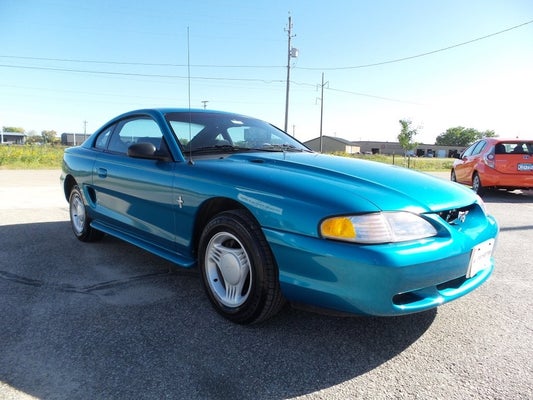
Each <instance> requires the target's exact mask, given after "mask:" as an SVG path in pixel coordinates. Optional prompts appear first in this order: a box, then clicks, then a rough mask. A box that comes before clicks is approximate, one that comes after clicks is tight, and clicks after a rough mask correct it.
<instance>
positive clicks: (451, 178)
mask: <svg viewBox="0 0 533 400" xmlns="http://www.w3.org/2000/svg"><path fill="white" fill-rule="evenodd" d="M450 180H451V181H452V182H457V176H456V175H455V170H454V169H452V172H451V173H450Z"/></svg>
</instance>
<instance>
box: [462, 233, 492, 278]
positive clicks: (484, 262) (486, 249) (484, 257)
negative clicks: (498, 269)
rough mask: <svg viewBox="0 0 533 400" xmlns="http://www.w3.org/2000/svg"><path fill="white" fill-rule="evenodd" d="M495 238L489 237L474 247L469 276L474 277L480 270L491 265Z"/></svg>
mask: <svg viewBox="0 0 533 400" xmlns="http://www.w3.org/2000/svg"><path fill="white" fill-rule="evenodd" d="M494 242H495V240H494V239H489V240H487V241H485V242H483V243H480V244H478V245H477V246H476V247H474V248H473V249H472V252H471V254H470V264H469V265H468V272H467V273H466V277H467V278H472V277H473V276H475V275H476V274H477V273H478V272H479V271H482V270H484V269H486V268H489V267H490V258H491V256H492V251H493V250H494Z"/></svg>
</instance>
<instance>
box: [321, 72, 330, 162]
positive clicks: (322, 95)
mask: <svg viewBox="0 0 533 400" xmlns="http://www.w3.org/2000/svg"><path fill="white" fill-rule="evenodd" d="M326 85H329V81H328V82H325V83H324V73H323V72H322V84H321V85H320V152H321V153H322V119H323V117H324V86H326Z"/></svg>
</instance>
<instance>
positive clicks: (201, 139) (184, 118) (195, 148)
mask: <svg viewBox="0 0 533 400" xmlns="http://www.w3.org/2000/svg"><path fill="white" fill-rule="evenodd" d="M166 119H167V121H168V123H169V125H170V126H171V128H172V131H173V132H174V135H175V136H176V138H177V139H178V141H179V143H180V145H181V148H182V150H183V151H184V152H185V153H194V154H210V153H227V152H230V153H231V152H242V151H299V152H300V151H310V150H309V149H308V148H307V147H305V146H304V145H303V144H301V143H300V142H298V141H297V140H295V139H294V138H293V137H291V136H289V135H288V134H286V133H285V132H283V131H281V130H280V129H278V128H276V127H274V126H272V125H270V124H268V123H266V122H264V121H260V120H257V119H253V118H248V117H243V116H241V115H233V114H226V113H216V112H205V111H191V112H172V113H168V114H166Z"/></svg>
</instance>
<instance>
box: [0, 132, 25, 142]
mask: <svg viewBox="0 0 533 400" xmlns="http://www.w3.org/2000/svg"><path fill="white" fill-rule="evenodd" d="M26 137H27V135H26V134H25V133H18V132H4V131H3V130H2V131H0V144H24V143H26Z"/></svg>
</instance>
